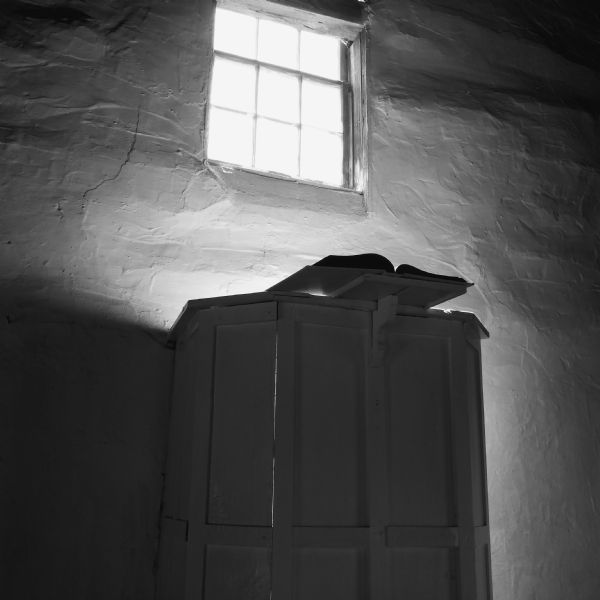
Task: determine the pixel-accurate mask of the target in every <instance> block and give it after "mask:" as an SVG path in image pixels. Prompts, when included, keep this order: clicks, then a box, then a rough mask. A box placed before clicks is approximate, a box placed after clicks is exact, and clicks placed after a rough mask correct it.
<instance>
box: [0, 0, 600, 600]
mask: <svg viewBox="0 0 600 600" xmlns="http://www.w3.org/2000/svg"><path fill="white" fill-rule="evenodd" d="M348 2H350V0H348ZM324 3H325V0H322V2H319V1H317V0H314V1H312V2H310V4H311V5H319V4H324ZM295 4H296V5H298V4H301V0H297V1H296V2H295ZM337 4H340V3H339V2H338V3H337ZM367 12H368V15H367V16H368V26H369V45H368V65H367V67H368V90H367V91H368V94H367V95H368V113H369V156H370V159H369V183H368V188H367V190H366V193H365V195H364V197H361V196H358V195H353V194H343V193H338V192H332V191H323V190H319V189H318V188H314V187H311V186H303V185H293V184H288V185H286V184H285V182H284V183H282V182H278V181H275V182H269V181H268V179H266V178H264V177H260V176H251V175H244V176H241V175H239V174H235V173H227V172H223V171H222V170H220V169H218V168H214V167H210V166H209V165H207V164H206V163H205V161H204V133H203V123H204V119H205V105H206V97H207V87H208V83H209V79H208V74H209V64H210V42H211V31H210V30H211V15H212V4H211V2H209V1H208V0H179V1H177V2H175V1H166V0H145V1H144V2H140V1H137V0H130V1H128V2H124V1H123V0H107V1H106V2H102V3H98V2H91V1H73V2H68V3H67V2H65V3H62V4H56V3H54V2H50V1H47V0H46V1H42V0H38V1H36V2H35V3H33V2H31V3H25V2H17V1H12V2H4V3H3V4H2V7H1V8H0V141H1V146H0V153H1V154H0V165H1V167H0V198H1V201H2V208H1V214H0V260H1V271H0V278H1V279H0V281H1V286H2V290H1V291H0V309H1V311H2V318H1V319H0V340H1V354H0V356H1V362H0V378H1V379H0V384H1V386H2V387H1V390H2V393H1V395H0V411H1V415H0V459H1V462H0V478H1V481H0V489H1V490H2V492H1V496H0V497H1V498H2V503H3V504H2V510H1V511H0V524H1V526H2V540H3V543H2V546H3V550H4V553H3V557H2V576H1V577H0V582H1V583H0V595H2V597H6V598H19V599H20V598H24V599H25V598H32V599H33V598H44V599H50V598H101V599H109V598H110V599H112V598H131V599H134V598H135V599H137V598H144V599H145V598H151V597H152V590H153V585H154V580H153V561H154V556H155V545H156V539H157V522H158V521H157V519H158V511H159V502H160V488H161V469H162V461H163V458H164V447H165V446H164V440H165V435H166V421H167V417H166V415H167V410H168V387H169V381H170V375H171V358H172V357H171V353H170V351H169V350H167V349H166V348H165V347H164V346H163V345H162V343H161V332H164V331H165V330H166V329H167V328H168V327H169V326H170V325H171V324H172V322H173V320H174V318H175V316H176V314H177V313H178V311H179V310H180V308H181V307H182V305H183V303H184V302H185V301H186V300H187V299H188V298H196V297H203V296H216V295H223V294H230V293H238V292H248V291H259V290H263V289H265V288H266V287H268V286H269V285H272V284H273V283H275V282H276V281H278V280H279V279H281V278H283V277H285V276H287V275H288V274H290V273H291V272H293V271H295V270H297V269H298V268H300V267H302V266H304V265H305V264H309V263H311V262H314V261H315V260H316V259H317V258H320V257H322V256H323V255H326V254H330V253H338V254H342V253H352V254H354V253H360V252H380V253H382V254H384V255H386V256H388V257H389V258H390V259H391V260H392V261H393V262H394V263H400V262H410V263H412V264H414V265H416V266H418V267H421V268H424V269H427V270H432V271H437V272H440V273H445V274H458V275H461V276H463V277H465V278H467V279H469V280H471V281H473V282H474V283H475V286H474V287H473V288H471V290H470V291H469V294H468V296H466V297H464V298H462V299H459V300H456V301H454V302H453V303H452V306H453V307H456V308H463V309H466V310H472V311H474V312H476V313H477V314H478V315H479V317H480V318H481V320H482V321H483V322H484V323H485V325H486V326H487V327H488V328H489V329H490V331H491V335H492V337H491V339H490V340H489V341H487V342H485V346H484V385H485V390H484V391H485V402H486V404H485V409H486V426H487V452H488V471H489V492H490V512H491V532H492V546H493V547H492V568H493V582H494V591H495V598H496V600H525V599H542V598H543V599H544V600H563V599H574V600H595V599H596V598H598V597H599V595H600V569H598V559H597V557H598V553H599V552H600V514H599V509H600V466H599V465H600V399H599V397H600V394H599V390H600V374H599V371H598V368H597V364H598V357H599V356H600V354H599V351H600V341H599V340H600V336H599V317H600V294H599V291H600V269H599V264H598V234H597V230H598V226H599V225H600V209H599V205H598V202H597V200H598V196H599V194H600V150H599V145H598V142H597V140H598V138H599V134H600V128H599V118H598V107H599V106H600V78H599V74H598V64H600V62H599V61H598V59H599V58H600V48H599V45H598V42H597V41H596V37H597V35H596V34H597V32H598V31H599V30H600V20H599V17H598V15H597V14H595V13H594V11H589V12H586V11H585V10H584V9H583V8H581V7H578V5H577V3H575V2H567V1H566V0H565V1H562V0H555V1H550V0H538V1H536V2H532V1H529V0H521V1H520V2H516V1H512V0H510V1H508V0H504V1H499V2H495V3H491V2H483V1H482V2H468V1H466V0H440V1H434V0H413V1H408V0H407V1H400V0H374V1H372V2H371V3H370V7H369V9H368V11H367Z"/></svg>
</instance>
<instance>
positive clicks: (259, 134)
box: [208, 8, 350, 186]
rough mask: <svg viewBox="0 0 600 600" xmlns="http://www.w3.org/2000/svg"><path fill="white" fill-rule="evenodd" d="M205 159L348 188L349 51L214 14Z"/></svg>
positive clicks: (276, 25) (282, 28) (290, 30)
mask: <svg viewBox="0 0 600 600" xmlns="http://www.w3.org/2000/svg"><path fill="white" fill-rule="evenodd" d="M214 50H215V60H214V67H213V75H212V84H211V93H210V112H209V122H208V158H209V159H214V160H219V161H223V162H227V163H231V164H234V165H239V166H243V167H247V168H252V169H257V170H261V171H267V172H273V173H278V174H282V175H286V176H289V177H292V178H299V179H307V180H312V181H317V182H321V183H325V184H328V185H333V186H345V185H346V186H347V185H349V184H350V182H349V179H348V171H349V167H348V165H349V162H350V161H349V156H347V155H348V149H347V148H348V146H349V144H348V138H349V136H350V125H349V122H350V114H349V113H350V111H349V110H348V106H349V93H350V92H349V83H348V80H347V77H346V73H345V72H346V67H345V64H346V58H347V57H346V56H345V52H346V46H345V45H344V43H343V41H342V40H341V39H340V38H336V37H334V36H331V35H324V34H322V33H314V32H312V31H307V30H304V29H302V28H301V27H295V26H292V25H290V24H288V23H283V22H278V21H275V20H272V19H269V18H263V17H262V16H260V15H253V14H245V13H238V12H235V11H232V10H226V9H222V8H217V10H216V18H215V33H214Z"/></svg>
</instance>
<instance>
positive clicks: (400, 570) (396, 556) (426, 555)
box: [391, 548, 459, 600]
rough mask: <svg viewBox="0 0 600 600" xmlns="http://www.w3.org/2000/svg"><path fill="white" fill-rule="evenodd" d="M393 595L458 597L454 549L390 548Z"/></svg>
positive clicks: (415, 599)
mask: <svg viewBox="0 0 600 600" xmlns="http://www.w3.org/2000/svg"><path fill="white" fill-rule="evenodd" d="M391 569H392V573H391V580H392V589H393V594H394V595H393V598H397V599H398V600H404V599H406V600H458V598H459V596H458V595H457V573H456V560H455V556H454V551H452V550H448V549H443V548H394V549H393V550H391Z"/></svg>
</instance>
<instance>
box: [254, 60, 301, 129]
mask: <svg viewBox="0 0 600 600" xmlns="http://www.w3.org/2000/svg"><path fill="white" fill-rule="evenodd" d="M257 112H258V114H260V115H263V116H264V117H271V118H273V119H280V120H281V121H288V122H290V123H298V121H299V119H300V81H299V78H298V77H296V76H295V75H289V74H287V73H280V72H278V71H273V70H272V69H265V68H264V67H261V68H260V71H259V73H258V111H257Z"/></svg>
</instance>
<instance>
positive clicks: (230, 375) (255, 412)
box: [208, 322, 275, 525]
mask: <svg viewBox="0 0 600 600" xmlns="http://www.w3.org/2000/svg"><path fill="white" fill-rule="evenodd" d="M274 341H275V324H274V322H268V323H246V324H235V325H220V326H218V327H217V332H216V349H215V357H216V358H215V366H214V392H213V412H212V432H211V453H210V456H211V458H210V486H209V502H208V522H209V523H220V524H229V525H271V520H272V493H273V489H272V488H273V403H274V377H275V376H274V373H275V343H274Z"/></svg>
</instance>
